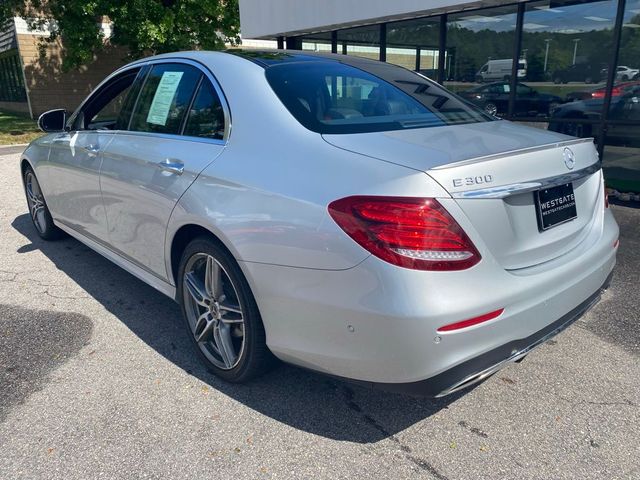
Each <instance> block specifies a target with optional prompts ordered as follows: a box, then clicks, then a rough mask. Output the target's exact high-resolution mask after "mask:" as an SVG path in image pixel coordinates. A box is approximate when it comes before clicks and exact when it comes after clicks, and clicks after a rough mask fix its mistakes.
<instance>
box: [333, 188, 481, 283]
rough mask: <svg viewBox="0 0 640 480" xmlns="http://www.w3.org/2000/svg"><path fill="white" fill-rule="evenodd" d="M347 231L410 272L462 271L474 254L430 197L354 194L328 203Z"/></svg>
mask: <svg viewBox="0 0 640 480" xmlns="http://www.w3.org/2000/svg"><path fill="white" fill-rule="evenodd" d="M328 208H329V214H330V215H331V217H332V218H333V220H334V221H335V222H336V223H337V224H338V225H339V226H340V228H342V229H343V230H344V231H345V232H346V233H347V235H349V236H350V237H351V238H352V239H353V240H355V241H356V242H357V243H359V244H360V245H361V246H362V247H364V248H365V249H367V250H368V251H369V252H371V253H372V254H374V255H375V256H377V257H379V258H381V259H382V260H385V261H387V262H389V263H391V264H393V265H398V266H400V267H405V268H412V269H415V270H439V271H446V270H464V269H466V268H469V267H472V266H473V265H475V264H476V263H478V262H479V261H480V258H481V257H480V253H478V250H477V249H476V248H475V246H474V245H473V243H472V242H471V240H470V239H469V237H468V236H467V234H466V233H465V232H464V231H463V230H462V228H461V227H460V225H458V222H456V221H455V220H454V218H453V217H452V216H451V215H450V214H449V212H447V211H446V210H445V209H444V207H442V205H440V203H439V202H438V201H437V200H435V199H433V198H406V197H371V196H354V197H346V198H342V199H340V200H336V201H335V202H332V203H331V204H330V205H329V207H328Z"/></svg>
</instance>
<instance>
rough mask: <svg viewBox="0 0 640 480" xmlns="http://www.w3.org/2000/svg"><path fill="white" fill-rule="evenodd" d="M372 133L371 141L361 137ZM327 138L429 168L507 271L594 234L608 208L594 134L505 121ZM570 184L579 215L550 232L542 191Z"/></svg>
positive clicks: (539, 260) (551, 255)
mask: <svg viewBox="0 0 640 480" xmlns="http://www.w3.org/2000/svg"><path fill="white" fill-rule="evenodd" d="M437 130H440V133H439V134H438V132H437ZM369 135H370V138H369V139H367V141H363V140H364V139H362V138H360V139H357V138H354V137H362V136H369ZM325 139H326V140H327V141H328V142H329V143H332V144H334V145H336V146H339V147H340V148H345V149H347V150H352V151H355V152H358V153H362V154H365V155H369V156H372V157H375V158H379V159H382V160H385V161H389V162H393V163H398V164H402V165H404V166H408V167H410V168H415V169H418V170H422V171H424V172H426V173H427V174H428V175H429V176H431V177H432V178H433V179H435V180H436V181H437V182H438V183H439V184H440V185H441V186H442V187H443V188H444V189H445V190H446V191H447V192H448V193H449V194H450V195H451V197H453V200H454V201H455V202H456V204H457V205H458V206H459V207H460V208H461V210H462V211H463V213H464V215H465V216H466V217H467V218H468V220H469V221H470V222H471V223H472V225H473V227H474V229H475V231H476V232H475V233H477V234H478V235H479V237H480V239H481V242H482V243H484V245H485V246H486V248H487V249H489V250H490V252H491V254H492V256H493V257H494V258H495V259H496V260H497V261H498V262H499V263H500V265H501V266H502V267H503V268H505V269H507V270H517V269H522V268H526V267H530V266H533V265H538V264H541V263H544V262H547V261H550V260H552V259H554V258H557V257H559V256H561V255H563V254H565V253H567V252H569V251H571V250H572V249H574V248H575V247H576V246H577V245H579V244H580V243H581V242H582V241H583V240H584V239H585V238H586V237H587V235H588V233H589V231H590V227H591V226H592V224H593V222H594V221H596V219H597V215H598V212H600V210H601V209H600V208H599V207H600V206H601V202H602V197H601V190H602V181H601V176H600V173H599V169H600V167H599V161H598V155H597V152H596V150H595V147H594V145H593V143H592V142H591V141H590V140H588V139H581V140H577V139H574V138H572V137H567V136H564V135H557V134H554V133H552V132H546V131H542V130H538V129H531V128H527V127H522V126H519V125H515V124H512V123H509V122H504V121H499V122H487V123H480V124H469V125H458V126H451V127H445V128H440V127H438V128H429V129H414V130H410V131H399V132H387V133H385V134H383V135H380V134H378V135H377V136H376V135H371V134H357V135H342V136H340V135H330V136H325ZM405 143H406V144H405ZM565 184H571V187H572V188H573V195H574V197H575V208H576V214H577V216H576V218H574V219H572V220H569V221H566V222H564V223H562V224H558V225H555V226H553V227H551V228H548V229H546V230H542V229H541V225H540V222H539V219H538V217H539V215H538V213H537V210H538V209H539V207H538V205H537V204H536V197H535V195H536V194H535V192H536V191H540V190H543V191H544V190H549V189H550V188H552V187H554V186H558V185H565ZM468 233H470V234H471V232H468Z"/></svg>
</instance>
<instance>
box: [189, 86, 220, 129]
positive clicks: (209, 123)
mask: <svg viewBox="0 0 640 480" xmlns="http://www.w3.org/2000/svg"><path fill="white" fill-rule="evenodd" d="M184 134H185V135H190V136H192V137H205V138H214V139H217V140H222V138H223V137H224V110H223V109H222V103H221V102H220V98H219V97H218V94H217V93H216V91H215V89H214V88H213V85H211V83H210V82H209V80H207V79H206V78H205V79H203V81H202V84H201V85H200V88H199V89H198V93H197V94H196V98H195V99H194V101H193V104H192V105H191V108H190V109H189V116H188V117H187V124H186V126H185V129H184Z"/></svg>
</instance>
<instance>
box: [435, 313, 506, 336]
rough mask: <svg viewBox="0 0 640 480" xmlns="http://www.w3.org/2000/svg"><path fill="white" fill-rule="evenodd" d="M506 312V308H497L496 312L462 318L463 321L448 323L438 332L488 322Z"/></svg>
mask: <svg viewBox="0 0 640 480" xmlns="http://www.w3.org/2000/svg"><path fill="white" fill-rule="evenodd" d="M502 312H504V308H501V309H500V310H496V311H494V312H490V313H485V314H484V315H480V316H479V317H473V318H469V319H468V320H462V321H461V322H456V323H450V324H448V325H444V326H443V327H440V328H438V330H436V331H437V332H451V331H452V330H460V329H461V328H467V327H471V326H473V325H477V324H479V323H482V322H488V321H489V320H493V319H494V318H498V317H499V316H500V315H502Z"/></svg>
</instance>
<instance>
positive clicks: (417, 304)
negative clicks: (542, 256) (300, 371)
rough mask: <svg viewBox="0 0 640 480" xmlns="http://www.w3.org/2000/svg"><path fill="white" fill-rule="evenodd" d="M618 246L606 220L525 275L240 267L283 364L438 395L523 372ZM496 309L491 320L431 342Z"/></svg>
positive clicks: (610, 263)
mask: <svg viewBox="0 0 640 480" xmlns="http://www.w3.org/2000/svg"><path fill="white" fill-rule="evenodd" d="M617 238H618V227H617V225H616V223H615V220H614V219H613V216H612V215H611V213H610V212H609V211H607V212H606V214H605V215H604V216H603V218H602V221H601V222H596V223H595V224H594V226H593V231H592V232H591V234H590V235H589V237H588V238H587V239H586V240H585V241H584V242H582V244H581V245H580V247H579V248H576V249H574V250H573V251H572V252H570V253H569V254H567V255H565V256H563V257H562V258H558V259H556V260H554V261H551V262H548V263H547V264H544V265H540V266H536V267H532V268H530V269H527V270H526V271H517V272H514V271H512V272H509V271H505V270H504V269H503V268H502V267H501V266H500V265H499V264H497V262H495V261H493V260H492V259H491V258H490V257H489V256H485V257H484V258H483V261H482V262H480V263H479V264H478V265H476V266H474V267H473V268H471V269H468V270H464V271H460V272H436V273H434V272H423V271H416V270H408V269H403V268H398V267H395V266H393V265H390V264H387V263H386V262H383V261H382V260H379V259H377V258H375V257H369V258H367V259H366V260H365V261H363V262H362V263H361V264H359V265H358V266H356V267H353V268H351V269H347V270H341V271H328V270H311V269H295V268H289V267H282V266H274V265H265V264H257V263H249V262H240V265H241V268H243V271H244V272H245V275H246V277H247V279H248V281H249V283H250V286H251V289H252V291H253V292H254V295H255V297H256V301H257V303H258V307H259V309H260V312H261V315H262V319H263V322H264V325H265V330H266V334H267V345H268V346H269V348H270V349H271V350H272V352H273V353H274V354H275V355H276V356H277V357H279V358H280V359H281V360H283V361H285V362H289V363H292V364H295V365H299V366H302V367H305V368H309V369H312V370H317V371H320V372H323V373H326V374H329V375H332V376H336V377H342V378H347V379H351V380H356V381H359V382H362V383H366V384H368V385H378V386H382V387H383V388H385V389H387V390H395V391H404V392H409V393H410V392H411V391H415V392H416V393H418V392H421V393H422V394H423V395H424V394H427V395H429V394H430V395H444V394H447V393H450V392H452V391H454V390H455V389H458V388H463V387H464V386H466V385H468V384H470V383H471V382H473V381H478V380H481V379H482V378H486V377H487V376H488V375H490V374H491V373H493V372H494V371H495V370H496V369H498V368H501V367H502V366H503V365H501V364H502V363H503V362H507V363H508V362H513V361H517V360H519V359H520V358H521V357H522V356H523V355H525V354H526V353H528V352H529V351H531V349H532V348H534V347H536V346H537V345H538V344H540V343H542V342H544V341H545V340H546V339H547V338H548V337H550V336H551V335H552V334H553V335H555V334H556V333H557V332H558V331H560V330H561V328H560V327H562V328H566V326H568V325H569V324H570V323H571V322H572V321H575V319H576V318H578V317H579V316H580V315H581V314H582V313H584V311H586V309H587V308H588V307H589V306H590V305H591V304H592V303H593V302H595V301H597V298H598V297H599V294H600V292H601V289H602V288H603V286H606V285H607V283H608V278H609V277H610V274H611V272H612V270H613V268H614V266H615V262H616V249H615V247H614V244H615V241H616V239H617ZM501 308H503V309H504V313H503V314H502V315H501V316H500V317H498V318H496V319H493V320H490V321H487V322H485V323H482V324H479V325H475V326H472V327H469V328H465V329H462V330H459V331H452V332H444V333H439V332H438V328H439V327H441V326H442V325H447V324H449V323H453V322H456V321H460V320H464V319H467V318H473V317H475V316H477V315H481V314H484V313H486V312H492V311H495V310H498V309H501Z"/></svg>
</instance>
